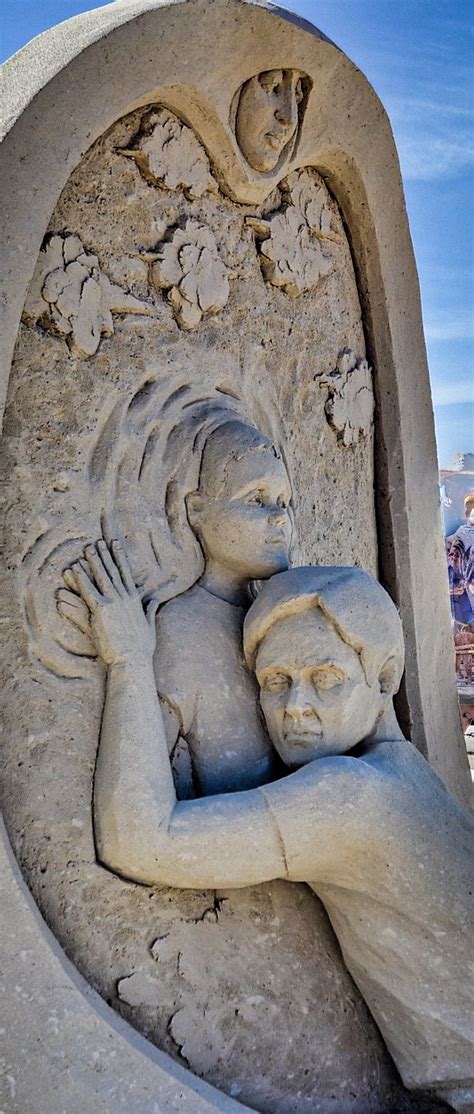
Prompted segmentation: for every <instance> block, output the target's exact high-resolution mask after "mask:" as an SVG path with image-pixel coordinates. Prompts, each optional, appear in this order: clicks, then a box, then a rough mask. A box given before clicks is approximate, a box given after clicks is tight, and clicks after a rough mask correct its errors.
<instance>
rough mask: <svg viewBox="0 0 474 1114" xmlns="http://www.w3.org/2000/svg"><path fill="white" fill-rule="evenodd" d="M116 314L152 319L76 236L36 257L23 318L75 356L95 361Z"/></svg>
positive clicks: (53, 242)
mask: <svg viewBox="0 0 474 1114" xmlns="http://www.w3.org/2000/svg"><path fill="white" fill-rule="evenodd" d="M112 313H143V314H153V308H152V307H151V306H149V305H148V304H147V303H146V302H140V301H139V300H138V299H137V298H134V297H133V296H132V295H131V294H127V293H126V292H125V291H124V290H122V288H121V287H120V286H116V285H115V284H114V283H112V282H111V281H110V279H109V278H108V277H107V275H105V274H104V272H103V271H101V270H100V265H99V260H98V258H97V256H96V255H92V254H91V253H90V252H88V251H86V250H85V249H84V245H83V244H82V242H81V240H80V239H79V237H78V236H52V237H51V239H50V240H49V242H48V244H47V245H46V247H44V248H43V249H42V250H41V251H40V253H39V257H38V262H37V265H36V270H35V273H34V276H33V281H32V284H31V287H30V292H29V295H28V299H27V302H26V305H25V309H24V312H23V316H24V319H25V321H26V322H27V323H28V324H36V322H37V321H39V322H40V323H41V324H42V325H43V326H44V327H45V328H47V329H49V330H50V331H51V332H53V333H55V334H57V335H59V336H63V337H64V338H65V339H66V341H67V343H68V345H69V347H70V349H71V351H72V352H73V353H74V355H75V356H80V357H87V356H93V355H94V353H95V352H97V349H98V347H99V343H100V338H101V336H103V335H105V336H112V334H113V331H114V326H113V319H112Z"/></svg>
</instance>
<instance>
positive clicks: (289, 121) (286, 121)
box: [275, 90, 298, 128]
mask: <svg viewBox="0 0 474 1114" xmlns="http://www.w3.org/2000/svg"><path fill="white" fill-rule="evenodd" d="M297 115H298V106H297V104H296V99H295V97H294V96H293V93H292V91H290V90H288V92H287V93H286V95H285V96H284V97H282V98H281V100H280V102H279V104H278V108H276V109H275V120H278V123H279V124H282V126H283V127H285V128H289V127H293V126H294V125H295V124H296V120H297Z"/></svg>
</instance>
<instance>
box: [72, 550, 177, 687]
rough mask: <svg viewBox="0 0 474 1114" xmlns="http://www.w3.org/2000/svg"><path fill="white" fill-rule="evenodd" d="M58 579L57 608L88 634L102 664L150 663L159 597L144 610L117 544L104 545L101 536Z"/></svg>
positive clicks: (153, 646)
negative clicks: (59, 582) (64, 586)
mask: <svg viewBox="0 0 474 1114" xmlns="http://www.w3.org/2000/svg"><path fill="white" fill-rule="evenodd" d="M63 580H64V583H65V584H66V585H67V590H65V589H60V590H59V592H58V610H59V612H60V614H61V615H63V616H64V618H66V619H69V620H70V622H72V623H74V624H75V626H77V627H78V628H79V630H82V631H84V632H86V633H88V634H90V636H91V638H92V641H93V643H94V646H95V648H96V650H97V653H98V655H99V657H100V658H101V659H102V661H103V662H104V664H105V665H107V666H108V667H110V666H115V665H125V664H128V663H130V662H132V661H133V662H136V661H137V660H139V661H147V662H151V661H152V658H153V652H154V649H155V640H156V636H155V615H156V609H157V606H158V601H156V600H153V601H152V602H151V603H150V604H149V605H148V608H147V610H146V613H145V611H144V609H143V605H142V601H141V598H140V596H139V593H138V591H137V588H136V586H135V583H134V581H133V577H132V574H131V571H130V566H129V564H128V561H127V558H126V555H125V553H124V551H123V549H122V546H121V545H120V542H117V541H113V542H112V543H111V545H110V547H109V546H107V544H106V542H105V541H104V540H103V539H100V540H99V541H98V542H97V543H96V544H95V545H88V546H86V548H85V550H84V558H80V559H79V560H78V561H75V562H74V563H73V564H72V565H71V566H70V568H68V569H66V570H65V571H64V573H63ZM81 601H83V603H84V604H85V605H86V608H87V612H86V610H85V608H84V607H83V606H82V604H81Z"/></svg>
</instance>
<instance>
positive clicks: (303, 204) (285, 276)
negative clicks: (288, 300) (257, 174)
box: [247, 170, 341, 298]
mask: <svg viewBox="0 0 474 1114" xmlns="http://www.w3.org/2000/svg"><path fill="white" fill-rule="evenodd" d="M281 189H282V195H283V199H284V203H283V207H282V208H281V209H280V210H278V212H276V213H274V214H273V215H272V216H270V217H269V218H263V219H262V218H255V217H248V218H247V224H249V225H250V227H251V228H253V229H254V231H255V232H256V235H257V239H258V240H259V241H260V243H259V254H260V265H261V268H262V274H263V277H264V279H265V281H266V282H269V283H271V284H272V286H278V287H280V288H281V289H282V290H284V291H285V293H286V294H289V295H290V297H292V298H296V297H298V295H299V294H302V293H303V292H304V291H305V290H311V289H313V288H314V287H315V286H317V284H318V282H319V281H320V279H321V278H322V277H323V276H324V275H327V274H328V273H329V271H330V270H331V269H332V267H333V265H334V255H333V252H332V250H331V247H330V244H331V242H332V243H340V242H341V238H340V236H339V235H338V233H337V231H335V230H334V228H333V212H332V209H331V208H330V205H329V204H328V200H329V197H328V193H327V190H326V187H325V186H324V185H323V183H322V182H320V180H319V179H318V178H317V176H316V175H315V173H314V172H312V171H309V170H299V171H296V172H295V173H294V174H292V175H290V176H289V177H288V178H287V180H286V182H285V183H283V185H282V187H281Z"/></svg>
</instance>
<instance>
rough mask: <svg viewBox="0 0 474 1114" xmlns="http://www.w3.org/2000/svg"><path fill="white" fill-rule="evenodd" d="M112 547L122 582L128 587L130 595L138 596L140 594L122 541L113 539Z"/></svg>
mask: <svg viewBox="0 0 474 1114" xmlns="http://www.w3.org/2000/svg"><path fill="white" fill-rule="evenodd" d="M111 549H112V553H113V556H114V561H115V564H116V565H117V568H118V570H119V572H120V576H121V578H122V582H123V584H124V586H125V588H126V589H127V592H128V594H129V596H136V595H137V594H138V593H137V588H136V585H135V582H134V579H133V576H132V573H131V570H130V565H129V563H128V561H127V557H126V555H125V552H124V550H123V549H122V546H121V544H120V542H118V541H113V542H112V545H111Z"/></svg>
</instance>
